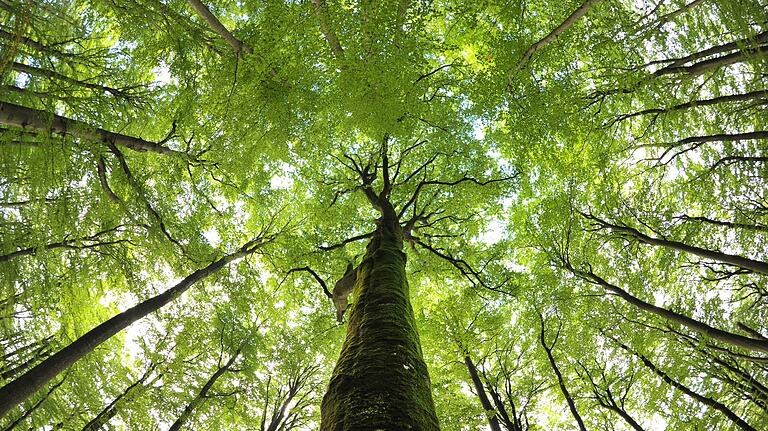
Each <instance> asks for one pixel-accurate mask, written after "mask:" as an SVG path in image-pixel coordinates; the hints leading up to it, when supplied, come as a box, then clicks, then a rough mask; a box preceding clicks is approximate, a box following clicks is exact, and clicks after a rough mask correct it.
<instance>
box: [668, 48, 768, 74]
mask: <svg viewBox="0 0 768 431" xmlns="http://www.w3.org/2000/svg"><path fill="white" fill-rule="evenodd" d="M766 53H768V46H761V47H758V48H753V49H745V50H743V51H736V52H733V53H731V54H727V55H723V56H720V57H715V58H710V59H708V60H702V61H699V62H698V63H693V64H692V65H690V66H667V67H663V68H661V69H659V70H657V71H655V72H653V74H654V75H656V76H664V75H674V74H678V73H684V74H688V75H698V74H701V73H704V72H706V71H709V70H713V69H718V68H720V67H723V66H729V65H731V64H735V63H741V62H744V61H745V60H747V58H748V57H749V56H755V57H759V56H761V55H764V54H766Z"/></svg>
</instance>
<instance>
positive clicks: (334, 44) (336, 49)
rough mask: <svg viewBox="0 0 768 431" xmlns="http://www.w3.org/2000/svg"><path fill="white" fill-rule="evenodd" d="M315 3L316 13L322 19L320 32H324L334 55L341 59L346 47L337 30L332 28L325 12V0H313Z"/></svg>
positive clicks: (319, 19)
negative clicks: (342, 44) (343, 45)
mask: <svg viewBox="0 0 768 431" xmlns="http://www.w3.org/2000/svg"><path fill="white" fill-rule="evenodd" d="M311 1H312V4H313V5H314V9H315V15H316V16H317V19H318V21H320V32H321V33H323V37H324V38H325V41H326V42H328V45H330V47H331V53H332V54H333V56H334V57H336V58H338V59H341V58H344V48H342V47H341V43H340V42H339V38H338V36H336V32H334V31H333V29H331V25H330V24H329V23H328V17H327V16H326V13H325V10H324V9H325V7H326V6H325V1H324V0H311Z"/></svg>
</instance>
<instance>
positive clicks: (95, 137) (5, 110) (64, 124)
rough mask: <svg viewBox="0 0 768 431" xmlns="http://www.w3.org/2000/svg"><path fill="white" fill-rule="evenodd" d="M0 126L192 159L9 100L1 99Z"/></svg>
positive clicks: (176, 152)
mask: <svg viewBox="0 0 768 431" xmlns="http://www.w3.org/2000/svg"><path fill="white" fill-rule="evenodd" d="M0 125H4V126H13V127H21V128H23V129H27V130H34V131H36V132H45V133H55V134H58V135H62V136H72V137H75V138H78V139H85V140H88V141H92V142H103V143H105V144H112V145H117V146H120V147H125V148H129V149H131V150H133V151H150V152H153V153H158V154H164V155H176V156H181V157H183V158H189V156H188V155H187V154H186V153H183V152H181V151H176V150H173V149H170V148H168V147H166V146H163V145H161V144H159V143H157V142H150V141H145V140H144V139H141V138H136V137H133V136H127V135H122V134H120V133H114V132H110V131H107V130H104V129H99V128H96V127H92V126H91V125H89V124H86V123H84V122H82V121H78V120H73V119H70V118H66V117H62V116H59V115H56V114H51V113H48V112H46V111H40V110H38V109H32V108H27V107H24V106H20V105H14V104H12V103H7V102H0Z"/></svg>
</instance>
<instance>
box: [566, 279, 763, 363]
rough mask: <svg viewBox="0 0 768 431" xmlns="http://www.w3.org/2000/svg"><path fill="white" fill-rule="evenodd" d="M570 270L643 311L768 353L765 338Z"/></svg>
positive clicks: (711, 336)
mask: <svg viewBox="0 0 768 431" xmlns="http://www.w3.org/2000/svg"><path fill="white" fill-rule="evenodd" d="M572 271H573V273H574V274H576V275H578V276H580V277H583V278H586V279H589V280H590V281H591V282H592V283H596V284H598V285H600V286H602V287H603V288H605V289H606V290H607V291H609V292H611V293H613V294H615V295H617V296H619V297H621V298H622V299H623V300H625V301H627V302H629V303H630V304H632V305H634V306H636V307H637V308H639V309H641V310H643V311H648V312H650V313H653V314H655V315H657V316H659V317H663V318H665V319H668V320H671V321H673V322H675V323H678V324H680V325H683V326H685V327H686V328H688V329H690V330H692V331H696V332H698V333H700V334H704V335H706V336H708V337H710V338H712V339H714V340H717V341H720V342H723V343H727V344H730V345H733V346H737V347H741V348H742V349H747V350H753V351H758V352H766V353H768V341H766V340H763V339H756V338H750V337H745V336H743V335H739V334H734V333H732V332H728V331H723V330H722V329H717V328H713V327H711V326H709V325H707V324H706V323H704V322H699V321H698V320H695V319H692V318H690V317H688V316H686V315H683V314H680V313H675V312H674V311H670V310H667V309H666V308H662V307H657V306H655V305H653V304H649V303H647V302H645V301H643V300H641V299H639V298H636V297H634V296H632V295H630V294H629V292H627V291H625V290H624V289H622V288H620V287H618V286H615V285H613V284H611V283H609V282H607V281H605V280H604V279H602V278H601V277H600V276H598V275H596V274H594V273H588V272H583V271H576V270H572Z"/></svg>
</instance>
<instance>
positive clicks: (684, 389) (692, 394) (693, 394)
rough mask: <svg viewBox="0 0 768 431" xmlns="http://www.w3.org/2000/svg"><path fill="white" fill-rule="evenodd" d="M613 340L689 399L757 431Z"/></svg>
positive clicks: (714, 402)
mask: <svg viewBox="0 0 768 431" xmlns="http://www.w3.org/2000/svg"><path fill="white" fill-rule="evenodd" d="M612 339H613V341H614V342H615V343H616V344H618V345H619V347H621V348H622V349H624V350H626V351H627V352H629V353H631V354H633V355H635V356H636V357H637V358H638V359H640V360H641V361H642V362H643V364H645V366H646V367H648V369H650V370H651V371H653V373H654V374H656V375H657V376H659V377H660V378H661V379H662V380H664V381H665V382H667V383H669V384H670V385H671V386H673V387H674V388H675V389H678V390H679V391H680V392H682V393H684V394H685V395H688V396H689V397H691V398H693V399H695V400H696V401H698V402H700V403H702V404H704V405H706V406H709V407H711V408H713V409H715V410H717V411H719V412H721V413H723V414H724V415H725V416H726V417H727V418H728V419H730V420H731V421H732V422H733V423H734V424H736V425H737V426H738V427H739V428H741V429H743V430H744V431H757V430H756V429H755V428H754V427H752V426H751V425H749V424H748V423H746V422H745V421H744V419H742V418H740V417H739V416H738V415H737V414H736V413H734V412H733V411H732V410H731V409H729V408H728V407H726V406H725V405H724V404H723V403H721V402H719V401H716V400H714V399H712V398H710V397H706V396H704V395H701V394H699V393H697V392H694V391H693V390H691V389H690V388H688V387H687V386H685V385H683V384H682V383H680V382H678V381H677V380H675V379H673V378H671V377H670V376H669V375H667V373H665V372H664V371H662V370H660V369H659V368H658V367H657V366H656V365H655V364H654V363H653V362H651V361H650V360H649V359H648V358H646V357H645V356H643V355H642V354H640V353H639V352H635V351H634V350H632V349H630V348H629V347H628V346H627V345H625V344H623V343H622V342H620V341H618V340H616V339H615V338H612Z"/></svg>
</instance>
